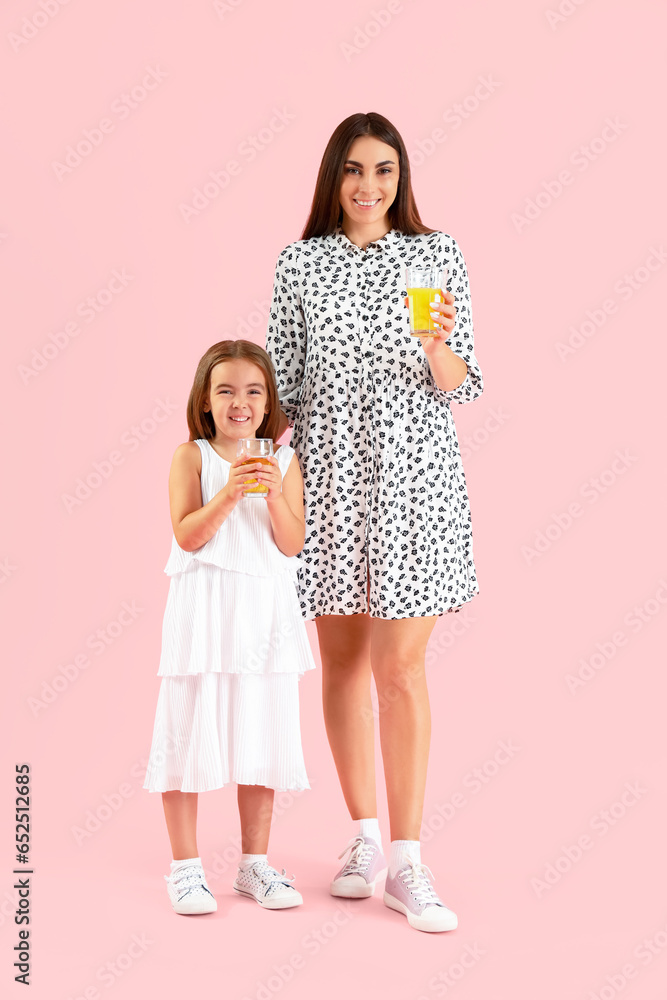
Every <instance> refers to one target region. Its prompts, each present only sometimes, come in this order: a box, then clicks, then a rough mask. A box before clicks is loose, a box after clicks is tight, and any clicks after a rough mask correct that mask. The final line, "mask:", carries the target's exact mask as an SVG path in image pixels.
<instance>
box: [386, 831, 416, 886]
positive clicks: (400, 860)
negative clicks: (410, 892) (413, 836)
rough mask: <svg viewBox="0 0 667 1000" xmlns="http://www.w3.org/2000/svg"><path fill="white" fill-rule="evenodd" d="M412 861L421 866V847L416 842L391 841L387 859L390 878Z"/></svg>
mask: <svg viewBox="0 0 667 1000" xmlns="http://www.w3.org/2000/svg"><path fill="white" fill-rule="evenodd" d="M408 861H414V862H415V863H416V864H418V865H419V864H421V847H420V844H419V841H418V840H392V842H391V857H390V858H389V874H390V875H391V877H392V878H394V876H395V875H396V872H397V871H398V869H399V868H402V867H403V865H405V864H407V863H408Z"/></svg>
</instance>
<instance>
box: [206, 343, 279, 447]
mask: <svg viewBox="0 0 667 1000" xmlns="http://www.w3.org/2000/svg"><path fill="white" fill-rule="evenodd" d="M268 409H269V405H268V394H267V390H266V382H265V380H264V373H263V371H262V370H261V368H258V367H257V365H254V364H253V363H252V361H246V360H244V359H241V358H236V359H234V360H233V361H221V362H220V364H218V365H215V366H214V368H212V369H211V387H210V390H209V396H208V401H207V402H206V403H205V404H204V410H207V411H209V412H210V413H211V416H212V417H213V421H214V423H215V431H216V433H215V438H214V441H215V443H216V444H218V445H220V446H221V447H223V448H224V447H227V448H230V449H232V450H233V449H234V444H235V442H236V441H237V440H238V439H239V438H241V437H255V432H256V431H257V428H258V427H260V426H261V424H262V421H263V420H264V417H265V416H266V414H267V413H268Z"/></svg>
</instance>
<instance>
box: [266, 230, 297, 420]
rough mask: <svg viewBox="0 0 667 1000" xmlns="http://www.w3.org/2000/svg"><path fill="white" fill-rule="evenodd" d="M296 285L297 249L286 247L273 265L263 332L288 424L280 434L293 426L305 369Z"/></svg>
mask: <svg viewBox="0 0 667 1000" xmlns="http://www.w3.org/2000/svg"><path fill="white" fill-rule="evenodd" d="M298 283H299V268H298V266H297V261H296V250H295V249H294V248H293V247H291V246H288V247H285V249H284V250H283V251H282V253H281V254H280V256H279V257H278V262H277V264H276V272H275V277H274V282H273V299H272V302H271V309H270V310H269V322H268V326H267V331H266V353H267V354H268V355H269V357H270V358H271V361H272V362H273V367H274V368H275V371H276V383H277V385H278V398H279V399H280V405H281V407H282V410H283V412H284V414H285V416H286V418H287V421H288V423H287V424H286V425H285V427H284V428H283V432H282V433H284V431H285V430H286V429H287V427H288V426H292V425H293V424H294V418H295V417H296V412H297V408H298V404H299V391H300V389H301V382H302V380H303V373H304V370H305V367H306V319H305V316H304V314H303V308H302V306H301V298H300V296H299V286H298ZM278 436H279V437H280V436H281V435H278Z"/></svg>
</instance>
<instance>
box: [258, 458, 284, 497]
mask: <svg viewBox="0 0 667 1000" xmlns="http://www.w3.org/2000/svg"><path fill="white" fill-rule="evenodd" d="M266 457H267V458H268V460H269V462H270V463H271V465H262V466H260V471H259V472H258V473H257V482H258V483H261V484H262V486H268V488H269V492H268V493H265V494H264V496H265V497H266V502H267V503H273V501H274V500H278V499H279V498H280V497H281V496H282V491H283V474H282V472H281V471H280V466H279V465H278V459H277V458H275V456H274V455H267V456H266Z"/></svg>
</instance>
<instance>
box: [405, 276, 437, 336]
mask: <svg viewBox="0 0 667 1000" xmlns="http://www.w3.org/2000/svg"><path fill="white" fill-rule="evenodd" d="M407 291H408V307H409V309H410V336H411V337H434V336H436V334H437V333H439V332H440V330H441V327H438V326H436V325H435V322H434V321H433V319H432V318H431V305H430V303H431V302H441V301H442V295H441V293H440V289H439V288H408V290H407Z"/></svg>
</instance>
